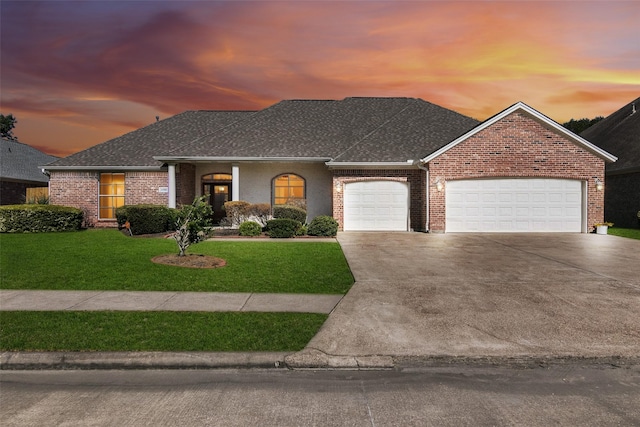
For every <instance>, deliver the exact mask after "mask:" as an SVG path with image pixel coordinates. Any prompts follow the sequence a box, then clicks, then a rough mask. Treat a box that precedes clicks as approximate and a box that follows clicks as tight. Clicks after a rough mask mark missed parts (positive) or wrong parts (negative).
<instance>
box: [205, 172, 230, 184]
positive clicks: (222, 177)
mask: <svg viewBox="0 0 640 427" xmlns="http://www.w3.org/2000/svg"><path fill="white" fill-rule="evenodd" d="M213 181H231V174H230V173H210V174H208V175H202V182H213Z"/></svg>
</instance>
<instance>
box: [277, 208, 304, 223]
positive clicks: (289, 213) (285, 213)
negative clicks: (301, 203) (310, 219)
mask: <svg viewBox="0 0 640 427" xmlns="http://www.w3.org/2000/svg"><path fill="white" fill-rule="evenodd" d="M273 217H274V218H289V219H293V220H296V221H298V222H299V223H300V224H304V223H305V222H307V211H305V210H304V209H302V208H298V207H296V206H291V205H283V206H275V207H274V208H273Z"/></svg>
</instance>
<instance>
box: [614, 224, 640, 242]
mask: <svg viewBox="0 0 640 427" xmlns="http://www.w3.org/2000/svg"><path fill="white" fill-rule="evenodd" d="M608 233H609V234H611V235H612V236H620V237H628V238H630V239H638V240H640V229H637V228H616V227H609V230H608Z"/></svg>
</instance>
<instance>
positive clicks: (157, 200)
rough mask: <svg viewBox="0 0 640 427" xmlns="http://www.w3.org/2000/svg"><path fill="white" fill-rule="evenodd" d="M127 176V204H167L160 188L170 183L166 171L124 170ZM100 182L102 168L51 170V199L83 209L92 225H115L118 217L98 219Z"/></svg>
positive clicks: (89, 224)
mask: <svg viewBox="0 0 640 427" xmlns="http://www.w3.org/2000/svg"><path fill="white" fill-rule="evenodd" d="M124 179H125V195H124V201H125V204H127V205H137V204H152V205H163V206H166V205H167V203H168V194H167V193H161V192H160V191H159V188H160V187H166V186H167V182H168V177H167V172H164V171H131V172H125V178H124ZM99 182H100V171H91V172H75V171H73V172H65V171H51V177H50V179H49V202H50V203H51V204H54V205H62V206H71V207H74V208H79V209H82V210H83V211H84V214H85V223H86V225H87V226H89V227H115V226H116V222H115V220H110V219H108V220H105V219H98V191H99Z"/></svg>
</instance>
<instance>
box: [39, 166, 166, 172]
mask: <svg viewBox="0 0 640 427" xmlns="http://www.w3.org/2000/svg"><path fill="white" fill-rule="evenodd" d="M38 167H39V168H40V169H42V170H47V171H94V170H96V171H100V170H108V171H162V170H165V168H163V167H162V165H158V166H122V165H114V166H83V165H78V166H46V165H45V166H38Z"/></svg>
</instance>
